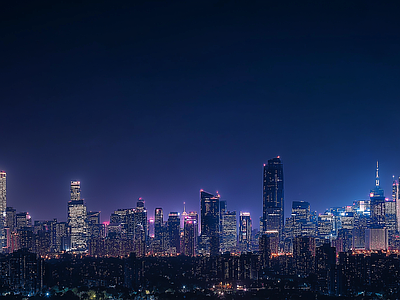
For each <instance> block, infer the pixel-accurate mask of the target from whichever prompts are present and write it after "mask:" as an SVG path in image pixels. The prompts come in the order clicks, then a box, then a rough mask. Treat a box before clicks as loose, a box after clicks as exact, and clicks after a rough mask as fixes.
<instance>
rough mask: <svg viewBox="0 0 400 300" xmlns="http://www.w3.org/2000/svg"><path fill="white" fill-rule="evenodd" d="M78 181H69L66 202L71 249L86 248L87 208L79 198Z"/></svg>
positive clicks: (80, 250) (82, 249)
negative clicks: (68, 198)
mask: <svg viewBox="0 0 400 300" xmlns="http://www.w3.org/2000/svg"><path fill="white" fill-rule="evenodd" d="M80 197H81V187H80V181H71V200H70V201H69V202H68V226H69V228H70V235H71V237H70V241H71V245H70V246H71V248H70V250H71V251H77V252H83V251H86V250H87V236H88V230H87V210H86V205H85V203H84V202H83V200H81V198H80Z"/></svg>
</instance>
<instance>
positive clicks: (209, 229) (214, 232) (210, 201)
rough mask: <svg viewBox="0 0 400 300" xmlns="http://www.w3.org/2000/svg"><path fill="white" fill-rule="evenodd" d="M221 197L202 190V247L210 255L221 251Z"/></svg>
mask: <svg viewBox="0 0 400 300" xmlns="http://www.w3.org/2000/svg"><path fill="white" fill-rule="evenodd" d="M219 197H220V196H219V195H216V196H214V195H213V194H210V193H207V192H205V191H203V190H200V206H201V248H202V250H203V251H205V252H207V253H210V255H217V254H218V253H219V226H220V224H219Z"/></svg>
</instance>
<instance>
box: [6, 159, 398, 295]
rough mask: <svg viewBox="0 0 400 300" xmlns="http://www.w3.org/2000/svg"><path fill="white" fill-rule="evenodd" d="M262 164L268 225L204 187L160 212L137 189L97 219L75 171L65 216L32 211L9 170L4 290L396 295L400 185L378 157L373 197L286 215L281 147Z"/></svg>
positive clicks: (303, 207)
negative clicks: (16, 193) (20, 202)
mask: <svg viewBox="0 0 400 300" xmlns="http://www.w3.org/2000/svg"><path fill="white" fill-rule="evenodd" d="M263 170H264V171H263V185H262V203H263V211H262V217H260V218H259V224H260V230H258V229H253V228H252V222H254V219H252V217H251V216H250V213H249V212H245V211H240V212H239V213H237V212H236V211H230V210H229V209H228V207H229V203H228V201H223V200H220V195H219V194H218V193H216V194H212V193H209V192H206V191H204V190H200V212H199V213H198V212H196V211H189V212H186V210H185V206H184V207H183V212H169V213H168V217H164V211H163V208H162V207H159V208H156V209H155V211H154V218H153V217H151V218H148V215H147V214H148V212H147V210H146V206H145V200H144V199H142V198H139V199H138V200H137V202H136V206H135V207H130V208H119V209H117V210H115V211H114V213H112V214H111V215H110V218H109V222H104V223H101V222H100V212H93V211H90V210H88V209H87V207H86V204H85V202H84V200H83V199H82V197H81V183H80V181H76V180H73V181H71V183H70V195H71V196H70V200H69V202H68V204H67V208H68V218H67V222H59V221H57V219H52V220H46V221H41V220H34V221H33V220H32V218H31V216H30V215H29V213H28V212H17V210H16V209H15V208H13V207H10V206H7V205H8V203H7V197H6V192H7V181H6V180H7V179H6V178H7V174H6V172H4V171H2V172H1V173H0V178H1V179H0V199H1V207H0V208H1V212H2V216H3V219H2V221H1V223H0V226H1V227H2V228H1V244H2V248H1V249H2V255H1V257H0V267H1V269H0V272H1V273H0V276H1V279H2V281H1V282H2V286H1V291H2V293H3V295H9V294H10V293H16V294H18V295H20V296H35V295H36V296H38V297H39V296H46V297H50V296H52V297H60V298H62V297H66V298H68V297H69V298H70V297H72V296H73V297H76V298H84V297H89V294H90V293H92V294H91V295H92V298H93V296H94V297H98V298H99V297H100V298H101V295H100V294H99V293H103V294H102V295H103V296H104V297H109V298H115V299H116V298H118V297H120V298H121V299H122V298H124V297H125V298H126V297H135V298H138V299H139V298H141V297H145V298H146V297H147V298H149V297H153V298H154V297H157V298H163V297H166V298H168V297H171V295H175V297H178V296H177V295H188V296H191V297H193V298H195V297H198V298H201V297H206V296H207V295H208V296H212V297H218V298H226V297H228V298H229V297H239V296H241V297H246V295H250V294H251V293H252V294H251V297H267V296H268V297H272V298H273V297H278V295H282V293H288V294H287V297H288V298H290V297H295V296H296V297H297V296H300V297H301V295H303V294H304V293H305V294H304V296H305V297H306V296H309V297H314V296H316V295H319V296H320V297H323V296H325V297H328V296H329V297H346V296H349V297H351V296H357V295H358V296H360V295H362V296H363V297H364V296H371V297H372V296H376V297H377V295H378V296H379V295H384V296H385V297H391V296H393V297H397V296H398V295H400V280H399V279H398V278H399V277H398V275H399V274H400V273H399V272H400V260H399V258H400V256H399V250H400V237H399V231H400V228H399V226H400V222H399V221H400V216H399V213H400V209H399V194H400V193H399V184H398V181H397V180H396V179H395V177H394V176H393V190H392V191H391V197H390V198H386V197H385V194H384V191H383V189H382V188H381V186H380V178H379V165H378V162H377V165H376V174H375V186H373V188H372V189H371V192H370V198H369V199H362V200H355V201H354V202H353V203H352V204H351V205H348V206H345V207H331V208H329V209H327V210H326V211H325V212H324V213H319V214H317V212H315V211H312V210H311V207H310V203H308V202H306V201H293V202H292V213H291V215H290V217H288V218H286V219H285V218H284V176H283V164H282V161H281V159H280V157H279V156H278V157H276V158H272V159H270V160H268V162H267V163H266V164H264V168H263ZM371 178H372V176H371ZM257 221H258V220H257ZM83 287H86V290H85V289H83V290H76V288H83ZM73 288H75V290H74V291H73V292H72V290H71V289H73ZM89 288H92V289H93V290H89ZM101 288H103V290H101ZM110 288H112V290H113V291H114V293H116V291H119V293H120V294H119V296H118V295H116V294H113V292H110V291H108V294H107V292H106V289H110ZM89 292H90V293H89ZM85 293H86V294H85ZM249 293H250V294H249ZM106 294H107V296H105V295H106ZM96 295H97V296H96Z"/></svg>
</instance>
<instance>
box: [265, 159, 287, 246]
mask: <svg viewBox="0 0 400 300" xmlns="http://www.w3.org/2000/svg"><path fill="white" fill-rule="evenodd" d="M263 219H264V224H263V231H264V233H271V234H276V233H277V236H278V238H279V241H282V239H283V224H284V195H283V164H282V162H281V159H280V157H279V156H278V157H276V158H272V159H270V160H268V164H264V175H263Z"/></svg>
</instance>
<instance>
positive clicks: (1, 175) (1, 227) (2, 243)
mask: <svg viewBox="0 0 400 300" xmlns="http://www.w3.org/2000/svg"><path fill="white" fill-rule="evenodd" d="M6 209H7V173H6V172H4V171H0V252H3V248H4V247H6V244H7V235H6V230H5V227H6Z"/></svg>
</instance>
